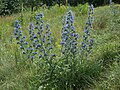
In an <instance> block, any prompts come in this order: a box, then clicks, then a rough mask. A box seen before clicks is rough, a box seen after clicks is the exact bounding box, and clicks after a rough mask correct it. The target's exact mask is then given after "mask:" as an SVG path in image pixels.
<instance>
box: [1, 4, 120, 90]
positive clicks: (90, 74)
mask: <svg viewBox="0 0 120 90" xmlns="http://www.w3.org/2000/svg"><path fill="white" fill-rule="evenodd" d="M87 7H88V6H87V5H84V6H78V7H69V9H71V10H72V12H73V15H74V18H75V20H74V21H75V22H74V27H75V31H76V33H78V34H79V37H80V39H79V40H78V41H79V42H81V41H82V35H83V34H84V26H85V24H86V21H87V20H86V18H87V11H88V8H87ZM41 11H42V12H43V13H44V18H43V19H42V20H44V22H48V23H50V29H51V32H52V35H53V37H54V42H55V43H54V44H53V45H54V47H55V50H54V53H55V54H56V55H57V56H56V57H55V59H54V60H53V64H52V65H53V66H51V67H52V68H49V67H50V66H49V65H48V64H44V63H46V62H44V60H47V59H45V58H44V60H42V59H41V61H43V62H44V63H37V65H36V63H34V62H33V60H34V59H33V60H30V59H27V58H26V56H25V55H23V54H22V51H21V49H19V47H20V46H19V45H17V44H16V40H15V38H14V35H13V32H14V31H13V28H14V27H13V26H14V21H15V20H21V22H22V23H21V24H22V30H23V32H24V35H26V36H28V31H29V29H28V28H29V23H28V22H31V21H33V22H34V21H35V20H36V19H35V18H34V17H35V16H36V14H38V13H39V12H41ZM119 11H120V6H119V5H116V6H115V15H113V13H112V12H111V8H110V7H109V6H104V7H98V8H95V13H94V22H93V28H94V29H92V30H91V38H92V39H93V40H94V45H93V49H92V50H91V53H90V54H89V57H88V58H87V59H86V58H83V57H82V59H81V57H78V56H79V55H78V54H77V56H76V57H77V59H76V60H77V64H76V63H73V62H74V59H72V58H71V57H69V58H71V59H64V58H63V57H64V56H61V53H60V52H61V50H60V48H61V44H60V43H61V39H60V38H61V35H62V34H61V32H62V27H63V25H62V19H63V18H64V15H66V12H68V8H67V7H65V6H62V7H60V8H59V7H57V6H54V7H52V8H51V9H50V10H47V9H40V10H39V11H37V12H35V14H32V15H31V13H30V12H24V13H23V17H22V18H21V14H15V15H12V16H6V17H2V18H0V25H1V26H0V48H1V49H0V89H1V90H44V89H45V90H89V89H92V90H119V89H120V76H119V75H120V71H119V69H120V62H119V61H120V31H119V28H120V12H119ZM67 42H69V41H67ZM77 49H78V48H77ZM67 53H69V52H67ZM70 54H71V53H70ZM59 56H61V57H62V58H61V57H59ZM65 57H66V56H65ZM36 60H39V59H36ZM65 60H68V61H69V62H67V61H65ZM81 60H82V62H81ZM37 62H39V61H37ZM51 71H53V72H52V75H51Z"/></svg>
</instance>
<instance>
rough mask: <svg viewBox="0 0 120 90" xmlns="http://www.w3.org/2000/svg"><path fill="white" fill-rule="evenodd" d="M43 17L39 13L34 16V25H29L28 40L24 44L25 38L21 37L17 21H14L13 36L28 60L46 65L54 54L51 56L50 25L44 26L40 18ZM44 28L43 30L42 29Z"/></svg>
mask: <svg viewBox="0 0 120 90" xmlns="http://www.w3.org/2000/svg"><path fill="white" fill-rule="evenodd" d="M43 17H44V15H43V13H40V14H38V15H37V16H36V23H35V25H34V23H32V22H31V23H30V26H29V38H28V39H27V40H28V42H26V37H25V36H24V37H22V30H20V28H21V26H20V23H19V21H15V25H14V26H15V29H14V35H15V37H16V39H17V40H18V42H17V43H18V44H20V48H21V49H22V50H23V54H25V55H26V56H27V58H28V59H31V60H32V61H33V60H34V59H35V58H37V59H38V58H39V59H42V60H45V62H46V63H49V64H50V63H51V61H49V60H52V59H53V57H55V56H56V54H52V51H53V41H54V40H53V39H54V38H53V37H52V35H51V34H52V33H51V30H50V25H49V24H46V26H44V22H43V20H42V18H43ZM44 27H45V28H44Z"/></svg>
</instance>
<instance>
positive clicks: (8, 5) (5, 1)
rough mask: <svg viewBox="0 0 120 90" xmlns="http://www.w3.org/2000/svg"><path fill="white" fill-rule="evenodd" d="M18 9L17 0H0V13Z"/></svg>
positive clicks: (17, 10)
mask: <svg viewBox="0 0 120 90" xmlns="http://www.w3.org/2000/svg"><path fill="white" fill-rule="evenodd" d="M19 11H20V1H19V0H10V1H9V0H1V1H0V15H6V14H12V13H13V12H19Z"/></svg>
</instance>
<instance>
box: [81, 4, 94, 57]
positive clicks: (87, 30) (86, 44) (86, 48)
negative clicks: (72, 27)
mask: <svg viewBox="0 0 120 90" xmlns="http://www.w3.org/2000/svg"><path fill="white" fill-rule="evenodd" d="M93 14H94V7H93V5H90V6H89V11H88V18H87V22H86V25H85V27H84V34H83V40H82V43H81V47H80V54H81V57H82V58H83V57H84V56H85V57H87V56H88V54H89V53H90V51H91V49H92V48H93V43H94V40H93V39H92V38H91V30H92V29H93V26H92V22H93V20H94V16H93Z"/></svg>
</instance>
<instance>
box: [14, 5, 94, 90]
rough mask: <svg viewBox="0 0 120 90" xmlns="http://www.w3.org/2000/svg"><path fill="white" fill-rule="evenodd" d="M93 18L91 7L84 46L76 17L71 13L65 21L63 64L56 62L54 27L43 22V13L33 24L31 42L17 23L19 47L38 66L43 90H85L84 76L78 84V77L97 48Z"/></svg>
mask: <svg viewBox="0 0 120 90" xmlns="http://www.w3.org/2000/svg"><path fill="white" fill-rule="evenodd" d="M93 14H94V7H93V5H90V7H89V12H88V18H87V22H86V25H85V29H84V34H83V37H82V38H83V40H82V43H81V44H80V43H79V42H78V40H79V34H78V33H76V31H75V27H74V15H73V13H72V11H71V10H69V11H68V12H67V13H66V15H65V17H64V18H63V28H62V35H61V56H60V57H59V58H58V59H59V60H55V59H54V57H56V54H54V49H55V47H54V43H55V42H54V37H53V36H52V32H51V29H50V25H49V24H48V23H47V24H44V22H43V20H42V18H43V17H44V14H43V13H39V14H38V15H37V16H36V22H35V23H32V22H31V23H30V25H29V35H28V36H29V38H28V39H26V37H25V36H23V34H22V30H21V27H20V24H19V21H15V29H14V30H15V31H14V35H15V38H16V40H18V42H17V43H18V44H20V48H21V49H22V50H23V54H25V55H26V56H27V58H28V59H31V60H32V61H33V62H35V63H37V64H36V66H37V65H38V66H37V74H38V75H36V76H35V77H36V78H39V79H40V80H38V81H36V82H38V83H39V84H38V85H41V86H40V87H43V88H47V87H51V86H52V87H57V86H58V87H61V86H64V87H63V88H62V89H65V88H66V87H70V88H71V87H72V89H74V90H76V89H78V87H81V86H82V84H81V85H80V86H79V85H78V82H79V80H81V76H80V77H79V80H76V77H77V74H79V73H80V72H81V73H82V69H83V67H84V66H85V65H86V64H85V65H83V66H81V65H82V64H83V63H80V60H82V59H84V58H83V57H87V56H88V54H89V53H90V51H91V49H92V47H93V42H94V40H93V39H92V38H91V30H92V29H93V26H92V22H93V20H94V16H93ZM26 41H28V42H26ZM53 60H54V61H53ZM80 66H81V67H80ZM40 71H41V72H40ZM83 71H84V70H83ZM41 73H42V74H41ZM40 74H41V75H40ZM83 74H84V73H83ZM78 76H79V75H78ZM90 77H92V76H90ZM83 78H84V77H83ZM83 78H82V79H83ZM86 81H87V80H86ZM80 83H81V82H80ZM58 87H57V88H58ZM50 89H51V88H50ZM53 89H54V88H53Z"/></svg>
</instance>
